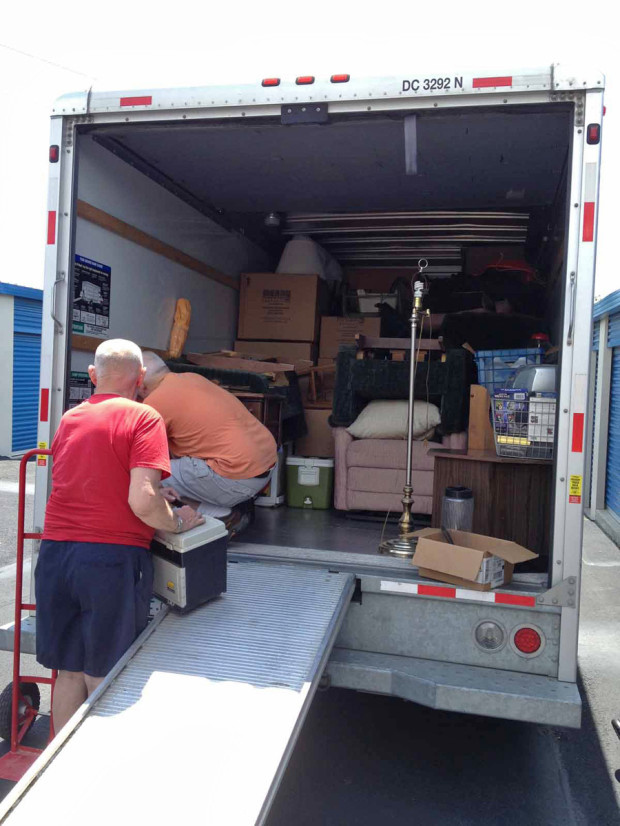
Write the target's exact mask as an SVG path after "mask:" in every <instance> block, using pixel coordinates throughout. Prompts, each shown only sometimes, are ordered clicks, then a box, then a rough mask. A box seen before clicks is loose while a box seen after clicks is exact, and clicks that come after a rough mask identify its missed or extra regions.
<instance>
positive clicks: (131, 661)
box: [0, 562, 354, 824]
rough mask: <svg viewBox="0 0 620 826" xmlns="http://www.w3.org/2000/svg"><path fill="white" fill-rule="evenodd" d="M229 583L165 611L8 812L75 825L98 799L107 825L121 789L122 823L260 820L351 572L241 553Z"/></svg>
mask: <svg viewBox="0 0 620 826" xmlns="http://www.w3.org/2000/svg"><path fill="white" fill-rule="evenodd" d="M228 581H229V588H228V593H227V594H226V595H225V596H224V597H222V598H221V599H219V600H216V601H214V602H211V603H208V604H207V605H205V606H204V607H202V608H199V609H197V610H196V611H195V612H193V613H192V614H190V615H188V616H185V617H181V616H178V615H176V614H175V613H173V612H171V611H168V610H167V609H165V608H164V609H162V610H161V611H160V612H159V613H158V614H157V615H156V616H155V618H154V619H153V620H152V622H151V624H150V625H149V627H148V628H147V629H146V631H145V632H144V634H143V635H142V636H141V637H140V638H139V639H138V640H137V641H136V643H135V644H134V645H133V646H132V648H131V649H130V650H129V651H128V652H127V653H126V655H125V656H124V657H123V658H122V660H121V661H120V662H119V663H118V665H117V666H116V668H115V669H114V671H113V672H111V674H110V675H108V677H107V678H106V680H105V681H104V683H103V684H102V685H101V687H100V689H99V690H98V691H97V692H96V693H95V694H93V695H92V697H91V698H90V700H89V701H88V702H87V703H86V705H85V706H84V707H83V708H82V710H81V712H78V714H77V715H76V716H75V717H74V718H73V720H72V721H71V722H70V723H69V724H68V725H67V727H66V728H65V729H64V730H63V732H62V733H61V734H60V735H59V736H58V737H57V738H56V740H55V741H54V742H53V744H52V745H51V746H50V747H48V749H47V750H46V751H45V752H44V753H43V755H41V757H40V758H39V760H38V761H37V762H36V763H35V764H34V765H33V767H32V769H31V770H30V772H29V773H28V774H27V775H25V776H24V778H23V780H22V781H21V782H20V783H19V784H18V786H17V787H16V788H15V790H14V791H13V793H12V794H11V795H9V796H8V797H7V798H6V800H5V802H4V804H3V807H2V810H1V811H0V818H1V819H2V822H6V823H10V824H17V823H26V822H32V821H31V818H33V817H36V816H41V815H43V814H44V813H45V812H49V811H58V812H60V811H62V813H63V815H62V817H63V820H64V821H65V822H68V823H77V822H78V821H79V820H80V819H81V818H82V816H83V815H84V812H85V811H89V813H90V814H89V816H88V817H89V820H91V821H92V822H93V823H101V824H103V823H106V824H107V823H110V822H111V821H112V820H113V819H114V818H115V813H117V812H118V809H117V807H118V803H119V801H120V800H122V801H123V808H124V821H125V822H129V821H130V820H135V822H147V821H148V820H150V819H155V818H156V819H158V820H159V819H164V820H168V819H170V820H172V819H174V820H175V821H176V820H177V819H187V820H188V821H189V820H190V819H193V818H195V815H196V812H197V811H201V810H204V811H208V813H209V818H210V820H212V821H213V822H217V823H230V824H233V823H234V824H255V823H262V822H263V820H264V817H265V816H266V814H267V811H268V810H269V806H270V804H271V801H272V799H273V796H274V795H275V792H276V789H277V787H278V784H279V781H280V779H281V776H282V774H283V772H284V769H285V767H286V763H287V761H288V758H289V756H290V753H291V751H292V748H293V746H294V743H295V740H296V737H297V734H298V733H299V730H300V728H301V725H302V723H303V719H304V717H305V714H306V712H307V709H308V707H309V704H310V702H311V700H312V696H313V694H314V692H315V690H316V687H317V684H318V682H319V680H320V677H321V675H322V673H323V669H324V666H325V663H326V661H327V658H328V656H329V653H330V651H331V648H332V645H333V643H334V640H335V638H336V635H337V633H338V630H339V628H340V624H341V622H342V620H343V618H344V614H345V612H346V609H347V607H348V604H349V601H350V598H351V595H352V593H353V588H354V577H353V576H352V575H350V574H332V573H329V572H327V571H325V570H309V569H307V568H298V567H294V566H290V565H288V566H281V565H268V564H258V563H249V564H235V563H234V562H233V563H230V564H229V571H228ZM205 743H206V744H207V746H206V748H205V747H204V744H205ZM171 746H172V748H170V747H171ZM147 767H148V774H147V773H146V770H147ZM143 771H144V772H145V773H144V775H143V776H142V779H140V775H141V773H142V772H143ZM172 776H174V777H176V780H175V783H174V788H171V786H170V778H171V777H172ZM239 778H243V784H242V791H241V792H240V787H239V785H238V782H237V781H238V780H239ZM147 786H148V794H147V793H146V792H147ZM157 789H159V790H161V793H156V794H153V793H152V792H153V790H157ZM141 790H142V791H141ZM26 792H28V794H27V795H26Z"/></svg>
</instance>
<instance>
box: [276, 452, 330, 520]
mask: <svg viewBox="0 0 620 826" xmlns="http://www.w3.org/2000/svg"><path fill="white" fill-rule="evenodd" d="M333 490H334V460H333V459H314V458H312V459H307V458H306V457H305V456H289V457H288V458H287V460H286V499H287V504H288V506H289V508H312V509H313V510H327V509H328V508H331V506H332V494H333Z"/></svg>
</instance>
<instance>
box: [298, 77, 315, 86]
mask: <svg viewBox="0 0 620 826" xmlns="http://www.w3.org/2000/svg"><path fill="white" fill-rule="evenodd" d="M295 83H296V84H297V85H298V86H307V85H309V84H310V83H314V75H302V76H301V77H298V78H297V79H296V80H295Z"/></svg>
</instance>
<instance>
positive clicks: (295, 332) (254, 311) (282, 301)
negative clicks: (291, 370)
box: [237, 273, 325, 341]
mask: <svg viewBox="0 0 620 826" xmlns="http://www.w3.org/2000/svg"><path fill="white" fill-rule="evenodd" d="M324 290H325V285H324V282H321V279H320V278H319V276H318V275H279V274H275V273H244V274H243V275H242V276H241V291H240V295H239V330H238V333H237V336H238V338H240V339H247V340H256V339H261V340H263V341H316V340H317V333H318V325H319V318H320V314H319V299H320V297H321V296H322V295H323V293H324Z"/></svg>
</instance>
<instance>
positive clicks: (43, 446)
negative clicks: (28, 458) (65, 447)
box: [37, 442, 47, 467]
mask: <svg viewBox="0 0 620 826" xmlns="http://www.w3.org/2000/svg"><path fill="white" fill-rule="evenodd" d="M37 447H38V448H39V450H47V442H39V444H38V445H37ZM37 465H38V466H39V467H45V466H46V465H47V456H44V455H42V454H40V453H39V454H37Z"/></svg>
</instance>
